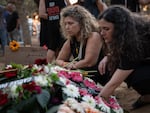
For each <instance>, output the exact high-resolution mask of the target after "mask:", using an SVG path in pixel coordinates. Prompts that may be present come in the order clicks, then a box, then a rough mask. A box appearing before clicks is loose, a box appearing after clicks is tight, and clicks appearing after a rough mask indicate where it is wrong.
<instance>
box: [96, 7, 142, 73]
mask: <svg viewBox="0 0 150 113" xmlns="http://www.w3.org/2000/svg"><path fill="white" fill-rule="evenodd" d="M131 15H132V13H131V12H130V11H129V10H128V9H126V8H125V7H123V6H119V5H114V6H110V7H109V8H108V9H107V10H105V11H104V12H103V13H102V14H101V15H99V17H98V19H99V20H101V19H104V20H106V21H108V22H110V23H112V24H113V25H114V32H113V36H112V39H113V40H112V42H111V43H110V44H109V45H108V46H109V47H108V46H107V47H108V48H109V53H110V54H111V56H110V58H109V67H110V69H111V71H114V70H115V69H116V67H117V66H118V64H119V63H120V62H121V57H122V56H125V57H126V58H127V59H129V60H131V61H136V60H137V59H138V58H139V55H140V54H139V51H140V47H139V45H140V41H139V40H138V39H139V38H138V35H137V34H138V33H137V29H136V25H135V22H134V19H133V17H132V16H131Z"/></svg>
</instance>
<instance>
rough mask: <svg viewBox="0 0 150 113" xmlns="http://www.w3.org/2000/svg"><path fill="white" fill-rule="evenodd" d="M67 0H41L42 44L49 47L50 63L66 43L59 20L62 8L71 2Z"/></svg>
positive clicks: (48, 60)
mask: <svg viewBox="0 0 150 113" xmlns="http://www.w3.org/2000/svg"><path fill="white" fill-rule="evenodd" d="M67 1H68V0H67ZM67 1H64V0H40V4H39V17H40V22H41V27H40V46H46V47H47V49H48V50H47V62H48V63H52V61H53V60H54V59H55V58H56V57H57V55H58V52H59V50H60V48H61V46H62V45H63V43H64V38H63V37H62V35H61V33H60V25H59V20H60V11H61V9H62V8H64V7H65V6H66V5H67V4H66V3H68V4H69V2H67Z"/></svg>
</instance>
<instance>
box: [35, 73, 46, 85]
mask: <svg viewBox="0 0 150 113" xmlns="http://www.w3.org/2000/svg"><path fill="white" fill-rule="evenodd" d="M34 79H35V82H36V83H37V84H38V85H40V86H48V80H47V77H46V76H43V75H39V76H36V77H35V78H34Z"/></svg>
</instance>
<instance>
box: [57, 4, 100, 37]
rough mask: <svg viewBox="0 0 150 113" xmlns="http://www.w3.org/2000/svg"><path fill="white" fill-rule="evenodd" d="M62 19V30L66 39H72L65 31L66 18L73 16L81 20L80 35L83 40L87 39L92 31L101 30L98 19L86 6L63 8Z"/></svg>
mask: <svg viewBox="0 0 150 113" xmlns="http://www.w3.org/2000/svg"><path fill="white" fill-rule="evenodd" d="M60 15H61V19H60V26H61V32H62V34H63V36H64V37H65V38H66V39H71V37H70V36H68V35H67V33H66V31H65V25H64V18H65V17H68V16H69V17H72V18H73V19H75V20H76V21H78V22H79V24H80V26H81V31H80V37H81V40H85V39H87V38H88V37H89V35H90V34H91V33H92V32H94V31H95V32H99V26H98V21H97V19H96V18H95V17H94V16H93V15H92V14H91V13H90V12H89V11H88V10H86V9H85V8H84V7H82V6H79V5H72V6H67V7H65V8H63V9H62V11H61V13H60Z"/></svg>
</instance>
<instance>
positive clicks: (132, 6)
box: [110, 0, 150, 12]
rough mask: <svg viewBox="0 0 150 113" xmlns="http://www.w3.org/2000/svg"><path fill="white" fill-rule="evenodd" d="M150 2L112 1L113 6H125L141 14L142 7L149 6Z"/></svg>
mask: <svg viewBox="0 0 150 113" xmlns="http://www.w3.org/2000/svg"><path fill="white" fill-rule="evenodd" d="M149 3H150V0H111V1H110V4H111V5H123V6H125V7H127V8H128V9H130V10H131V11H132V12H140V5H146V4H149Z"/></svg>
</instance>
